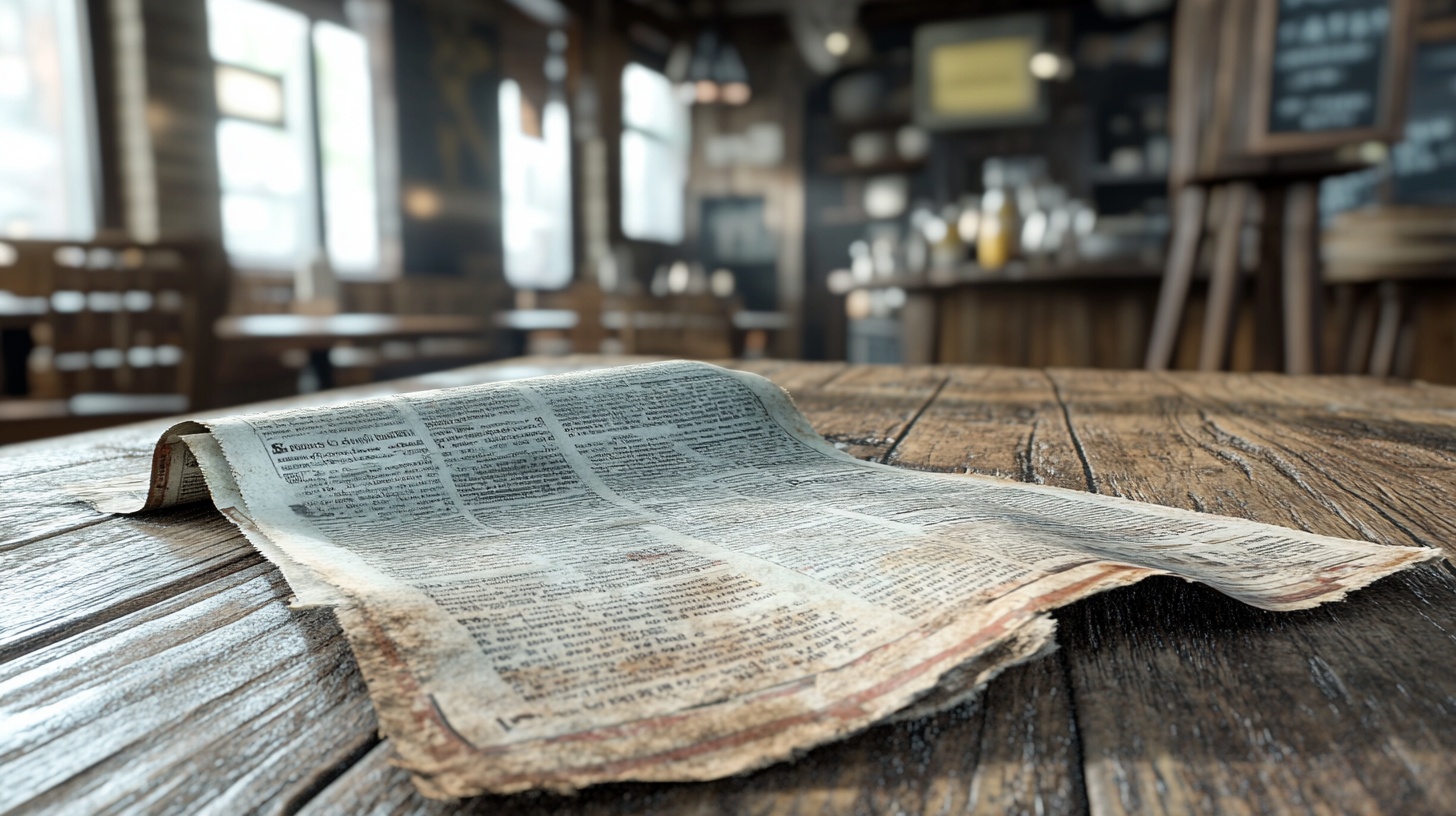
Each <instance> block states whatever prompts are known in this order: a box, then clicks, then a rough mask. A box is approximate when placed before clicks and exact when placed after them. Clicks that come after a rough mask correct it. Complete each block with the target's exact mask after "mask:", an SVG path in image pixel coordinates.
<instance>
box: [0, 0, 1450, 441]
mask: <svg viewBox="0 0 1456 816" xmlns="http://www.w3.org/2000/svg"><path fill="white" fill-rule="evenodd" d="M1285 6H1288V7H1289V8H1284V7H1285ZM1276 7H1279V8H1281V9H1283V10H1282V11H1279V12H1278V13H1277V14H1276V13H1271V10H1273V9H1275V8H1276ZM574 353H575V354H581V353H589V354H610V355H619V354H634V355H656V356H670V357H687V358H697V359H710V360H711V359H722V358H733V357H737V358H761V357H769V358H784V359H806V360H846V361H849V362H851V363H910V364H920V363H969V364H984V365H1003V366H1081V367H1103V368H1125V369H1126V368H1144V367H1146V368H1152V369H1162V368H1171V369H1203V370H1232V371H1287V372H1290V373H1358V374H1374V375H1381V376H1392V377H1402V378H1415V379H1422V380H1426V381H1430V382H1437V383H1456V2H1453V1H1452V0H1410V1H1409V2H1404V0H1394V1H1391V0H1360V1H1359V2H1355V1H1351V2H1343V1H1342V2H1337V3H1325V4H1304V5H1302V6H1301V5H1300V4H1288V3H1284V4H1276V3H1273V2H1268V3H1264V2H1245V1H1243V0H1179V2H1174V0H1096V2H1092V1H1091V0H1081V1H1079V2H1075V1H1073V0H0V374H3V395H0V441H16V440H19V439H27V438H36V437H40V436H46V435H50V434H56V433H64V432H70V431H76V430H83V429H88V428H97V427H104V426H107V425H110V424H117V423H121V422H126V421H132V420H135V419H138V418H141V417H145V416H150V415H163V414H175V413H179V412H181V411H184V410H196V409H202V408H213V407H220V406H227V405H235V404H239V403H244V402H255V401H259V400H266V399H273V398H281V397H287V396H291V395H295V394H299V393H306V392H310V391H315V390H319V389H325V388H331V387H339V386H345V385H352V384H361V383H367V382H371V381H377V380H384V379H390V378H395V377H401V376H406V375H411V374H417V373H422V372H425V371H429V370H435V369H443V368H450V367H456V366H461V365H465V364H469V363H474V362H481V361H488V360H494V359H502V358H509V357H514V356H519V355H523V354H535V355H564V354H574Z"/></svg>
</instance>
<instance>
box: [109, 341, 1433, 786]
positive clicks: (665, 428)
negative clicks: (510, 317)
mask: <svg viewBox="0 0 1456 816" xmlns="http://www.w3.org/2000/svg"><path fill="white" fill-rule="evenodd" d="M209 495H210V497H211V499H212V501H213V502H214V503H215V504H216V506H217V507H218V509H219V510H220V511H221V512H223V513H224V514H226V515H227V516H228V517H229V518H230V519H232V520H233V521H234V522H235V523H236V524H237V525H238V527H239V528H240V529H241V530H242V531H243V533H244V534H245V535H246V536H247V538H248V539H249V540H250V541H251V542H252V543H253V544H255V545H256V546H257V547H258V549H259V550H260V551H261V552H262V553H263V554H264V555H265V556H266V557H267V558H268V559H269V560H271V561H272V562H274V563H275V564H277V565H278V566H279V567H280V569H281V570H282V572H283V574H284V576H285V577H286V579H287V580H288V582H289V585H290V587H291V588H292V590H293V591H294V593H295V595H296V600H295V603H296V605H298V606H319V605H323V606H329V607H332V608H333V609H334V610H335V612H336V614H337V615H338V617H339V619H340V621H341V623H342V625H343V628H344V631H345V632H346V634H347V636H348V638H349V642H350V644H351V645H352V646H353V650H354V653H355V655H356V656H357V657H358V660H359V664H360V666H361V668H362V670H363V673H364V677H365V679H366V681H367V682H368V685H369V689H370V693H371V695H372V697H373V699H374V703H375V707H376V710H377V712H378V716H379V722H380V729H381V731H382V732H383V734H384V735H385V736H387V737H388V738H389V739H390V740H391V741H392V744H393V746H394V750H395V752H396V761H397V763H398V764H399V765H401V766H403V767H405V768H407V769H408V770H409V771H411V772H412V774H413V777H414V780H415V783H416V784H417V786H418V787H419V789H420V790H421V791H422V792H423V793H425V794H426V795H428V796H433V797H453V796H468V795H474V794H479V793H482V792H487V791H492V792H512V791H521V790H526V789H531V788H550V789H556V790H571V789H575V788H579V787H581V786H584V785H590V784H594V783H599V782H607V781H614V780H658V781H667V780H702V779H712V778H717V777H722V776H726V775H730V774H734V773H738V772H741V771H744V770H747V769H751V768H755V767H758V766H762V765H765V764H767V763H770V762H774V761H777V760H781V759H784V758H787V757H790V756H792V755H793V754H794V753H795V752H800V751H803V750H805V749H807V748H809V747H811V746H814V745H816V744H819V743H823V742H825V741H828V740H833V739H837V738H840V737H844V736H845V735H848V734H850V733H853V732H855V731H858V730H861V729H863V728H865V727H867V726H869V725H871V724H873V723H876V722H879V721H883V720H886V719H887V718H892V717H897V716H899V717H904V716H915V715H918V714H921V713H928V712H931V711H935V710H938V709H942V708H945V707H947V706H950V705H954V704H956V703H958V702H960V701H963V700H965V699H968V698H969V697H970V696H972V695H974V694H975V693H976V692H977V690H978V689H980V688H981V687H982V686H984V684H985V683H986V682H987V681H988V680H989V679H990V678H991V677H993V676H994V675H995V674H996V673H998V672H999V671H1001V670H1003V669H1005V668H1006V667H1008V666H1010V665H1013V664H1016V663H1018V662H1021V661H1025V660H1028V659H1031V658H1033V657H1036V656H1038V655H1042V654H1045V653H1047V652H1049V651H1050V650H1051V649H1052V648H1053V634H1054V625H1053V622H1052V620H1051V618H1050V617H1049V615H1048V612H1049V611H1050V610H1053V609H1055V608H1057V607H1059V606H1062V605H1064V604H1067V603H1069V602H1071V601H1074V600H1076V599H1078V598H1082V597H1085V596H1087V595H1090V594H1092V593H1095V592H1100V591H1103V590H1106V589H1109V588H1112V587H1118V586H1124V585H1127V584H1131V583H1134V582H1136V581H1138V580H1140V579H1142V578H1144V577H1146V576H1149V575H1159V574H1166V575H1176V576H1181V577H1183V578H1186V579H1188V580H1193V581H1199V582H1202V583H1204V584H1207V585H1209V586H1211V587H1214V588H1216V589H1218V590H1219V591H1222V592H1224V593H1227V594H1228V595H1231V596H1233V597H1235V598H1238V599H1240V600H1242V601H1244V602H1247V603H1250V604H1253V605H1255V606H1258V607H1261V608H1264V609H1272V610H1290V609H1303V608H1307V607H1311V606H1315V605H1317V604H1319V603H1322V602H1325V601H1330V600H1335V599H1338V598H1340V597H1342V596H1343V595H1344V594H1345V593H1346V592H1347V591H1349V590H1351V589H1356V588H1359V587H1361V586H1364V585H1366V584H1368V583H1369V582H1371V581H1373V580H1375V579H1377V578H1379V577H1381V576H1383V575H1386V574H1389V573H1391V572H1394V571H1396V570H1400V569H1403V568H1405V567H1407V566H1409V565H1412V564H1414V563H1416V562H1420V561H1424V560H1427V559H1432V558H1435V557H1437V555H1438V551H1437V550H1433V549H1425V548H1416V547H1396V546H1378V545H1374V544H1370V543H1365V542H1359V541H1347V540H1343V539H1337V538H1329V537H1325V536H1318V535H1312V534H1308V533H1303V532H1297V531H1293V530H1288V529H1284V528H1280V527H1273V526H1269V525H1264V524H1257V523H1252V522H1248V521H1241V520H1236V519H1231V518H1224V517H1219V516H1212V515H1205V514H1198V513H1192V512H1186V511H1181V510H1173V509H1169V508H1164V507H1159V506H1155V505H1148V504H1141V503H1137V502H1132V501H1127V500H1122V499H1116V498H1110V497H1106V496H1101V495H1096V494H1091V493H1080V492H1075V491H1068V490H1061V489H1057V488H1051V487H1044V486H1037V485H1028V484H1020V483H1013V482H1007V481H1002V480H997V479H992V478H985V477H977V476H962V475H950V474H930V473H918V472H909V471H904V470H899V469H896V468H892V467H888V466H885V465H880V464H875V463H871V462H864V461H860V460H857V459H855V458H853V457H851V456H849V455H847V454H845V453H843V452H841V451H839V450H837V449H835V448H834V447H833V446H832V445H829V444H827V443H826V442H825V441H824V440H823V439H822V438H821V437H819V436H818V435H817V434H816V433H815V432H814V430H813V429H812V428H811V427H810V426H809V424H808V422H807V421H806V420H805V418H804V417H803V415H802V414H800V413H799V411H798V410H797V409H796V408H795V407H794V405H793V404H792V402H791V401H790V399H789V398H788V396H787V395H786V394H785V393H784V392H783V391H782V390H780V389H779V388H778V387H776V386H774V385H773V384H771V383H770V382H768V381H767V380H765V379H763V378H761V377H758V376H756V375H752V374H746V373H742V372H735V371H728V370H724V369H721V368H717V367H715V366H711V365H707V364H701V363H687V362H673V363H658V364H651V365H639V366H630V367H624V368H617V369H609V370H602V371H593V372H588V373H580V374H566V375H558V376H553V377H542V378H538V379H533V380H521V381H516V382H511V383H502V384H491V385H483V386H473V387H465V388H456V389H447V390H442V391H433V392H424V393H411V394H402V395H397V396H390V397H384V398H378V399H367V400H361V401H358V402H354V403H349V404H345V405H341V406H331V407H325V408H306V409H298V410H288V411H278V412H273V413H264V414H254V415H244V416H236V417H232V418H228V419H221V420H217V421H212V422H209V423H207V424H206V425H203V424H199V423H192V422H189V423H183V424H181V425H178V426H176V427H174V428H173V429H172V430H171V431H169V432H168V433H167V434H166V435H165V436H164V437H163V439H162V440H161V442H160V443H159V444H158V447H157V451H156V457H155V460H154V468H153V476H152V480H151V483H150V485H148V486H147V489H146V490H145V491H131V492H126V491H121V492H113V493H111V494H110V495H106V496H103V497H101V498H100V499H99V501H98V506H99V507H100V508H101V509H103V510H111V511H118V512H121V511H135V510H138V509H139V508H141V507H143V506H145V507H146V508H158V507H165V506H168V505H172V504H178V503H185V502H189V501H198V500H202V499H205V498H207V497H208V496H209Z"/></svg>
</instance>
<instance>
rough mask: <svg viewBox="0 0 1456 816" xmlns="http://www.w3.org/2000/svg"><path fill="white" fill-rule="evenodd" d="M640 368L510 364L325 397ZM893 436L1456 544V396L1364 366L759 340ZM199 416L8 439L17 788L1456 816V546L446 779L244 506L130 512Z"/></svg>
mask: <svg viewBox="0 0 1456 816" xmlns="http://www.w3.org/2000/svg"><path fill="white" fill-rule="evenodd" d="M613 362H621V359H620V358H616V359H602V358H581V357H578V358H564V359H556V360H539V359H538V360H521V361H508V362H506V363H503V364H496V365H492V366H480V367H475V368H470V369H462V370H459V371H455V372H448V373H446V374H441V375H431V376H427V377H421V378H415V379H412V380H405V381H400V382H396V383H386V384H381V385H377V386H370V387H365V388H358V389H351V390H348V391H340V392H330V393H325V394H321V395H314V396H312V397H306V398H305V397H301V398H298V399H296V400H289V401H286V402H282V403H274V404H273V405H274V406H275V407H276V406H281V405H300V404H306V403H319V402H326V401H329V400H340V399H343V398H345V397H354V396H363V395H366V394H377V393H384V392H390V391H395V390H407V389H421V388H433V387H441V386H446V385H464V384H469V383H473V382H483V381H489V380H493V379H508V378H512V377H519V376H530V375H533V374H537V373H547V372H548V371H560V370H569V369H575V368H581V367H586V366H591V365H602V364H609V363H613ZM741 367H742V368H746V369H748V370H752V371H757V372H759V373H761V374H764V375H765V376H768V377H769V378H771V379H772V380H774V381H775V382H777V383H779V384H780V385H782V386H784V387H785V388H787V389H788V390H789V391H790V392H791V393H792V394H793V396H794V397H795V399H796V400H797V401H798V403H799V405H800V407H802V408H803V409H804V411H805V412H806V414H807V415H808V416H809V418H810V419H811V420H812V421H813V423H814V425H815V427H816V428H818V429H819V430H820V431H821V432H822V433H824V435H825V436H827V437H828V438H830V439H831V440H833V441H835V442H837V443H840V444H841V445H843V446H845V447H846V448H847V449H848V450H849V451H851V452H852V453H854V454H855V455H857V456H860V457H864V458H876V459H880V460H883V461H887V462H889V463H891V464H895V465H899V466H902V467H907V468H916V469H922V470H935V471H945V472H974V473H985V474H992V475H996V476H1002V477H1006V478H1010V479H1021V480H1027V481H1036V482H1044V483H1047V484H1054V485H1060V486H1063V487H1068V488H1075V489H1080V490H1091V491H1097V492H1101V493H1107V494H1114V495H1119V496H1125V497H1129V498H1133V499H1138V500H1141V501H1148V502H1156V503H1160V504H1167V505H1172V506H1176V507H1183V508H1190V509H1194V510H1201V511H1207V512H1213V513H1223V514H1227V515H1232V516H1239V517H1243V518H1251V519H1257V520H1259V521H1265V522H1270V523H1273V524H1281V525H1285V526H1289V527H1296V528H1301V529H1305V530H1311V531H1314V532H1318V533H1325V534H1329V535H1338V536H1347V537H1358V538H1365V539H1368V540H1370V541H1375V542H1384V543H1391V544H1410V543H1417V544H1424V545H1432V546H1438V547H1443V548H1446V549H1447V550H1448V551H1449V552H1456V389H1449V388H1437V387H1432V386H1426V385H1422V384H1400V383H1394V382H1382V381H1376V380H1370V379H1361V378H1330V377H1319V378H1315V377H1307V378H1290V377H1284V376H1279V375H1231V374H1218V375H1194V374H1166V375H1158V374H1148V373H1143V372H1107V371H1085V370H1077V371H1072V370H1050V371H1040V370H1015V369H991V368H971V367H848V366H845V365H841V364H826V363H821V364H811V363H786V362H771V361H766V362H757V363H746V364H741ZM167 424H168V423H166V422H154V423H150V424H147V425H136V426H129V427H127V428H124V429H120V430H112V431H101V432H93V433H88V434H82V435H76V436H71V437H65V438H61V439H54V440H48V441H44V442H39V443H31V444H27V445H24V446H12V447H9V448H0V598H3V603H0V812H7V811H13V812H17V813H31V812H64V813H112V812H169V813H189V814H191V813H220V814H234V813H251V812H270V813H273V812H285V813H305V814H323V813H349V814H365V813H368V814H405V813H411V814H413V813H447V812H468V813H492V814H514V813H520V814H525V813H578V812H580V813H594V814H628V813H678V812H689V811H690V812H694V813H710V812H725V813H755V814H806V815H807V814H829V813H857V814H858V813H867V814H868V813H874V814H880V813H883V814H913V813H934V814H953V813H984V814H1003V813H1004V814H1013V813H1014V814H1022V813H1025V814H1037V815H1038V816H1042V815H1045V816H1053V815H1054V814H1076V813H1084V812H1091V813H1096V814H1115V813H1184V812H1199V813H1237V814H1250V813H1281V814H1283V813H1290V814H1295V813H1297V814H1306V813H1309V814H1325V813H1386V814H1423V813H1431V814H1436V813H1442V814H1451V813H1456V572H1453V570H1452V568H1451V566H1450V565H1449V564H1441V565H1439V566H1433V567H1424V568H1421V569H1418V570H1416V571H1413V572H1409V573H1404V574H1401V575H1397V576H1394V577H1391V578H1387V579H1385V580H1383V581H1381V582H1379V583H1377V584H1375V585H1374V586H1372V587H1370V588H1368V589H1366V590H1363V591H1361V592H1358V593H1355V594H1354V595H1353V596H1351V597H1350V599H1349V600H1347V601H1344V602H1341V603H1336V604H1328V605H1325V606H1322V607H1320V608H1318V609H1315V610H1311V611H1307V612H1298V613H1284V614H1277V613H1269V612H1263V611H1260V610H1257V609H1254V608H1252V607H1248V606H1244V605H1242V604H1240V603H1238V602H1236V601H1233V600H1231V599H1228V598H1225V597H1223V596H1221V595H1219V594H1217V593H1216V592H1213V591H1212V590H1208V589H1205V588H1203V587H1201V586H1198V585H1193V584H1187V583H1184V582H1181V581H1177V580H1174V579H1168V578H1153V579H1149V580H1147V581H1145V582H1144V583H1142V584H1139V585H1138V586H1136V587H1132V588H1129V589H1122V590H1116V591H1113V592H1108V593H1106V594H1103V595H1100V596H1097V597H1094V598H1092V599H1089V600H1087V601H1084V602H1081V603H1079V604H1076V605H1074V606H1071V607H1067V608H1065V609H1063V610H1061V611H1060V612H1058V613H1057V615H1056V617H1057V620H1058V623H1059V628H1060V631H1059V635H1058V639H1059V641H1060V643H1061V645H1062V648H1061V650H1060V651H1058V652H1057V653H1056V654H1055V655H1054V656H1052V657H1050V658H1047V659H1044V660H1040V661H1037V662H1033V663H1031V664H1027V665H1024V666H1021V667H1018V668H1015V669H1012V670H1010V671H1008V672H1006V673H1005V674H1004V675H1002V676H1001V677H999V678H997V679H996V680H995V681H993V682H992V683H991V685H990V687H989V688H988V689H987V691H986V693H985V695H984V696H983V697H982V698H981V699H980V701H979V702H977V703H974V704H970V705H966V706H962V707H960V708H957V709H954V710H952V711H949V712H947V713H944V714H941V715H939V716H935V717H930V718H927V719H923V720H919V721H916V722H909V723H900V724H895V725H886V726H881V727H877V728H873V729H870V730H868V731H866V732H864V733H862V734H860V735H858V736H857V737H854V738H852V739H848V740H845V741H843V742H841V743H837V744H833V745H829V746H825V747H821V748H819V749H817V750H814V751H811V752H810V753H808V754H807V755H805V756H804V757H803V758H801V759H799V760H798V761H796V762H793V763H786V764H780V765H777V766H774V767H771V768H768V769H766V770H763V771H759V772H757V773H753V774H750V775H747V776H742V777H737V778H732V779H726V780H721V781H718V782H713V783H701V784H682V785H665V784H655V785H646V784H629V785H610V786H604V787H600V788H594V789H589V790H587V791H585V792H583V793H581V794H579V795H577V796H575V797H564V798H563V797H556V796H545V795H543V796H532V795H522V796H515V797H482V798H480V799H474V800H466V801H463V802H459V803H450V802H435V801H429V800H425V799H423V798H421V797H420V796H419V795H418V794H417V793H415V791H414V788H413V786H412V785H411V784H410V782H409V779H408V778H407V776H406V775H405V773H404V772H402V771H400V770H397V769H395V768H393V767H391V766H390V765H389V764H388V762H387V756H388V752H389V746H388V745H387V744H385V743H382V742H381V741H380V740H379V738H378V737H377V735H376V734H375V720H374V713H373V709H372V707H371V705H370V702H369V698H368V696H367V694H366V691H365V688H364V684H363V681H362V679H361V678H360V676H359V671H358V669H357V667H356V665H355V663H354V660H353V657H352V656H351V654H350V652H349V649H348V646H347V645H346V644H345V642H344V638H343V636H342V633H341V632H340V630H339V627H338V625H337V624H336V623H335V622H334V620H333V618H332V616H331V613H330V612H328V611H326V610H312V611H306V612H295V611H290V610H289V609H288V608H287V605H286V603H285V599H286V598H287V596H288V594H289V592H288V589H287V587H286V585H285V584H284V582H283V579H282V578H281V577H280V575H279V573H278V572H277V570H275V569H274V568H272V567H271V566H270V565H269V564H268V563H266V562H265V561H264V560H263V559H262V558H261V557H260V556H259V555H258V554H257V553H256V552H255V551H254V550H253V549H252V548H251V547H250V546H249V545H248V544H247V543H246V542H245V541H244V540H243V538H242V537H241V536H240V535H239V534H238V532H237V531H236V529H234V528H233V527H232V525H231V524H230V523H228V522H227V521H226V520H224V519H223V518H222V517H221V516H220V515H219V514H217V513H216V512H215V511H214V510H212V509H211V508H210V507H193V508H191V509H185V510H180V511H172V512H165V513H157V514H153V515H149V516H145V517H133V518H123V517H113V516H105V515H101V514H98V513H95V512H94V511H92V510H90V509H89V508H87V507H86V506H85V505H82V504H80V503H79V502H77V501H75V500H73V499H71V498H70V497H69V496H68V493H67V490H66V486H67V485H70V484H75V483H78V482H85V481H91V480H99V479H105V478H111V477H115V476H117V475H120V474H123V473H127V472H136V473H141V472H144V471H145V468H146V465H147V460H148V457H149V456H150V452H151V447H152V444H153V442H154V441H155V439H156V438H157V436H158V434H159V433H160V431H161V430H162V429H163V428H164V427H165V426H166V425H167Z"/></svg>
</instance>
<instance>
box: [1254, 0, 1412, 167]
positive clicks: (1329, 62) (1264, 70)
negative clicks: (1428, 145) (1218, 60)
mask: <svg viewBox="0 0 1456 816" xmlns="http://www.w3.org/2000/svg"><path fill="white" fill-rule="evenodd" d="M1260 6H1261V7H1262V8H1261V20H1260V26H1259V31H1258V37H1259V42H1258V47H1257V48H1256V60H1255V61H1256V66H1255V76H1254V82H1255V88H1254V91H1255V92H1254V94H1253V104H1254V106H1255V107H1254V110H1253V111H1252V116H1251V117H1250V121H1251V124H1252V128H1253V131H1252V133H1251V137H1250V146H1251V148H1252V149H1253V150H1254V152H1256V153H1296V152H1305V151H1313V150H1323V149H1328V148H1331V147H1339V146H1341V145H1345V144H1353V143H1357V142H1361V141H1368V140H1372V139H1381V140H1393V139H1394V138H1397V137H1398V135H1399V132H1400V124H1401V115H1402V107H1403V105H1402V103H1403V98H1404V91H1405V78H1406V76H1407V73H1406V70H1405V68H1406V62H1407V57H1408V54H1409V43H1410V37H1411V8H1410V2H1409V0H1277V2H1275V0H1264V2H1261V3H1260Z"/></svg>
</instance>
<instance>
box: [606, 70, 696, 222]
mask: <svg viewBox="0 0 1456 816" xmlns="http://www.w3.org/2000/svg"><path fill="white" fill-rule="evenodd" d="M688 136H689V124H688V111H687V108H686V107H685V106H684V105H683V104H682V102H680V101H678V99H677V96H676V94H674V93H673V88H672V83H671V82H670V81H669V80H668V78H667V77H666V76H663V75H662V74H660V73H658V72H657V71H654V70H652V69H650V68H646V67H644V66H642V65H638V64H637V63H628V65H627V67H626V69H625V70H623V71H622V233H623V234H624V235H626V236H627V237H628V238H635V239H637V240H641V241H657V242H660V243H664V244H676V243H680V242H681V241H682V239H683V230H684V225H683V195H684V190H685V189H686V186H687V177H688Z"/></svg>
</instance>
